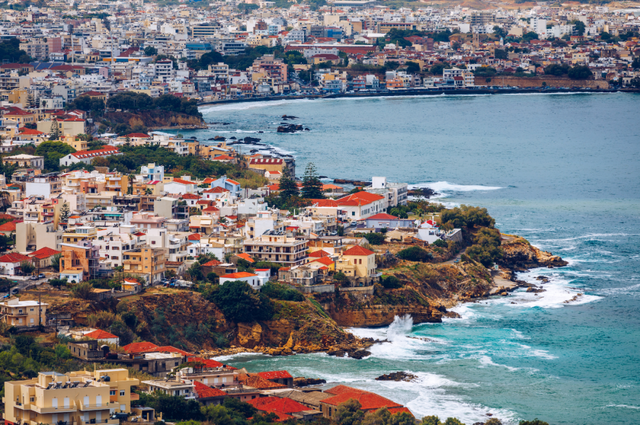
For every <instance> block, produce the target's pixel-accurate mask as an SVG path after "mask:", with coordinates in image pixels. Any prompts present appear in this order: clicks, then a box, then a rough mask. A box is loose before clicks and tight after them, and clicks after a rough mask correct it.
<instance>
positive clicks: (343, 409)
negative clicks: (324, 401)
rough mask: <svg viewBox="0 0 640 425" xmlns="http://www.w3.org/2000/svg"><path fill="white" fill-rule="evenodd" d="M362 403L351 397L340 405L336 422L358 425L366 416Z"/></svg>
mask: <svg viewBox="0 0 640 425" xmlns="http://www.w3.org/2000/svg"><path fill="white" fill-rule="evenodd" d="M361 407H362V405H361V404H360V403H359V402H358V401H357V400H354V399H349V400H347V401H345V402H344V403H342V404H341V405H339V406H338V410H337V412H336V422H337V423H338V424H339V425H358V424H360V422H361V421H362V419H363V418H364V412H363V411H362V409H361Z"/></svg>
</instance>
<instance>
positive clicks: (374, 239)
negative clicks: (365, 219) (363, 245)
mask: <svg viewBox="0 0 640 425" xmlns="http://www.w3.org/2000/svg"><path fill="white" fill-rule="evenodd" d="M364 237H365V239H366V240H367V241H369V243H370V244H371V245H382V244H383V243H384V235H383V234H382V233H366V234H365V235H364Z"/></svg>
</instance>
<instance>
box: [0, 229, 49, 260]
mask: <svg viewBox="0 0 640 425" xmlns="http://www.w3.org/2000/svg"><path fill="white" fill-rule="evenodd" d="M0 230H2V226H0ZM58 254H60V251H56V250H55V249H51V248H49V247H48V246H45V247H44V248H40V249H39V250H37V251H33V252H32V253H31V254H29V256H30V257H36V258H37V259H38V260H43V259H45V258H49V257H51V256H52V255H58Z"/></svg>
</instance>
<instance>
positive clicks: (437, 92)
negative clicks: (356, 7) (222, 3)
mask: <svg viewBox="0 0 640 425" xmlns="http://www.w3.org/2000/svg"><path fill="white" fill-rule="evenodd" d="M562 93H565V94H591V93H640V89H584V88H566V89H565V88H547V89H542V88H540V89H521V88H499V89H411V90H404V89H401V90H389V91H385V92H356V93H335V94H312V95H298V96H296V95H287V96H265V97H250V98H238V99H225V100H214V101H210V102H198V107H201V106H215V105H229V104H235V103H251V102H271V101H278V100H305V99H307V100H314V99H342V98H355V99H361V98H385V97H402V96H450V95H462V96H464V95H500V94H562Z"/></svg>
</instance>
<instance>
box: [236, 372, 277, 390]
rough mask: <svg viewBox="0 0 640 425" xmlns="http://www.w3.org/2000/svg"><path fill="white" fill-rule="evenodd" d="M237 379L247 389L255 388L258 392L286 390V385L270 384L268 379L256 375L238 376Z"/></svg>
mask: <svg viewBox="0 0 640 425" xmlns="http://www.w3.org/2000/svg"><path fill="white" fill-rule="evenodd" d="M238 379H239V380H240V381H241V382H243V383H244V384H245V385H247V386H249V387H253V388H256V389H258V390H273V389H276V388H287V387H286V385H282V384H277V383H275V382H271V381H269V380H268V379H264V378H262V377H261V376H258V375H257V374H249V375H242V374H241V375H239V376H238Z"/></svg>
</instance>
